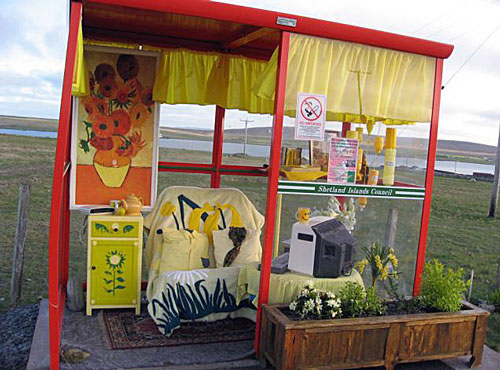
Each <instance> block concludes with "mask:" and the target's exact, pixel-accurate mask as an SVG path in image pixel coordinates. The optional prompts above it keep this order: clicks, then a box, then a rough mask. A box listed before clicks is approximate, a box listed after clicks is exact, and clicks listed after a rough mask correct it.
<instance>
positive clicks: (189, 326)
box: [103, 309, 255, 349]
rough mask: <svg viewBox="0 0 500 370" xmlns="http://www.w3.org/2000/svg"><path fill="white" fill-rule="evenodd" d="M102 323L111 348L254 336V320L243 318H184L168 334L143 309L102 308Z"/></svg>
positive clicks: (193, 342) (210, 341) (249, 338)
mask: <svg viewBox="0 0 500 370" xmlns="http://www.w3.org/2000/svg"><path fill="white" fill-rule="evenodd" d="M103 317H104V323H105V325H106V329H107V332H108V337H109V343H110V345H111V348H112V349H130V348H144V347H165V346H180V345H184V344H201V343H215V342H235V341H242V340H251V339H254V334H255V323H254V322H252V321H251V320H248V319H244V318H235V319H225V320H219V321H214V322H186V323H182V324H181V327H180V328H178V329H176V330H175V331H174V332H173V334H172V335H171V336H170V337H166V336H164V335H163V334H161V333H160V331H159V330H158V328H157V327H156V324H155V323H154V321H153V320H152V319H151V317H150V316H149V314H148V313H147V311H146V310H143V311H142V312H141V314H140V315H138V316H136V315H135V312H134V310H131V309H128V310H104V311H103Z"/></svg>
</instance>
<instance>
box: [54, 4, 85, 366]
mask: <svg viewBox="0 0 500 370" xmlns="http://www.w3.org/2000/svg"><path fill="white" fill-rule="evenodd" d="M81 15H82V4H81V3H78V2H71V17H70V25H69V34H68V45H67V49H66V63H65V70H64V79H63V88H62V97H61V108H60V112H59V128H58V135H57V148H56V157H55V163H54V177H53V183H52V205H51V211H50V230H49V331H50V366H51V369H53V370H57V369H59V347H60V342H61V327H62V317H63V312H64V296H65V294H64V290H65V285H64V282H65V281H66V279H67V266H64V264H65V263H66V264H67V257H66V255H67V249H68V243H69V236H68V235H69V234H67V233H68V232H69V210H68V203H67V201H68V199H69V197H68V190H69V173H68V172H67V171H66V172H65V169H66V168H67V166H68V165H69V162H68V161H69V158H70V148H69V147H70V137H71V135H70V133H71V128H70V120H71V86H72V82H73V71H74V67H75V56H76V46H77V37H78V28H79V26H80V19H81ZM64 227H68V230H61V229H62V228H64Z"/></svg>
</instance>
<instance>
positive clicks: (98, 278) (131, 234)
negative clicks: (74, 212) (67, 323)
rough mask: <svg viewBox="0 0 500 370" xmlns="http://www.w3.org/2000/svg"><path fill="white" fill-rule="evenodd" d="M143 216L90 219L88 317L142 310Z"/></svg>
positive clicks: (91, 217)
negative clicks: (100, 310) (110, 310)
mask: <svg viewBox="0 0 500 370" xmlns="http://www.w3.org/2000/svg"><path fill="white" fill-rule="evenodd" d="M142 229H143V220H142V216H109V215H105V216H103V215H96V216H89V238H88V258H87V264H88V266H87V315H91V314H92V310H93V309H96V308H124V307H132V308H135V310H136V314H139V313H140V309H141V264H142Z"/></svg>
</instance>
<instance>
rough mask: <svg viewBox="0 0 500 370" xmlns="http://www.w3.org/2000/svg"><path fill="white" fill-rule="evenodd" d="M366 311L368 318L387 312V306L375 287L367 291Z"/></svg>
mask: <svg viewBox="0 0 500 370" xmlns="http://www.w3.org/2000/svg"><path fill="white" fill-rule="evenodd" d="M364 311H365V314H366V315H367V316H380V315H383V314H384V313H385V311H386V306H385V305H384V303H383V302H382V301H381V300H380V298H379V297H378V296H377V290H376V289H375V287H371V288H367V289H366V298H365V304H364Z"/></svg>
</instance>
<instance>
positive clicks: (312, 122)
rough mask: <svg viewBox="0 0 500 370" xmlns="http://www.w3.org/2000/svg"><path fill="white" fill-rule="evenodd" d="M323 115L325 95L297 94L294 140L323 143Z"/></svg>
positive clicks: (324, 111)
mask: <svg viewBox="0 0 500 370" xmlns="http://www.w3.org/2000/svg"><path fill="white" fill-rule="evenodd" d="M325 113H326V95H315V94H306V93H299V94H297V111H296V115H295V140H314V141H323V140H324V138H325Z"/></svg>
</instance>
